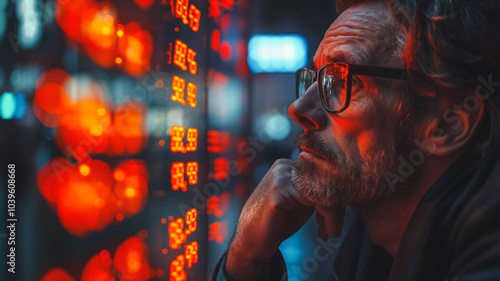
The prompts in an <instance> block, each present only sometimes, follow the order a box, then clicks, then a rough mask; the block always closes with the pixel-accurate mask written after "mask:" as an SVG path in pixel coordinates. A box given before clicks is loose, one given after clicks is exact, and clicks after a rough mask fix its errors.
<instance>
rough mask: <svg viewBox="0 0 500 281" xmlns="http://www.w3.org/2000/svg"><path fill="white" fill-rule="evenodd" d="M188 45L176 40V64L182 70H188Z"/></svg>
mask: <svg viewBox="0 0 500 281" xmlns="http://www.w3.org/2000/svg"><path fill="white" fill-rule="evenodd" d="M187 49H188V47H187V45H186V44H184V43H183V42H182V41H181V40H175V48H174V64H175V65H177V66H179V67H180V68H181V69H182V70H186V69H187V66H186V54H187Z"/></svg>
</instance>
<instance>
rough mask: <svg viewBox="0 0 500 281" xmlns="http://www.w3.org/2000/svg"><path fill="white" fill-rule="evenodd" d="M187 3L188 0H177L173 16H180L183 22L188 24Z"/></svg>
mask: <svg viewBox="0 0 500 281" xmlns="http://www.w3.org/2000/svg"><path fill="white" fill-rule="evenodd" d="M188 4H189V0H177V3H176V6H175V16H176V17H178V18H181V19H182V22H183V23H184V24H188V19H187V14H188Z"/></svg>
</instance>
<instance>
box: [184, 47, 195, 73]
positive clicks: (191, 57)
mask: <svg viewBox="0 0 500 281" xmlns="http://www.w3.org/2000/svg"><path fill="white" fill-rule="evenodd" d="M195 56H196V52H195V51H193V50H192V49H188V52H187V62H188V64H189V72H191V74H193V75H195V74H196V71H197V68H198V64H197V63H196V61H195V60H194V57H195ZM183 70H185V69H183Z"/></svg>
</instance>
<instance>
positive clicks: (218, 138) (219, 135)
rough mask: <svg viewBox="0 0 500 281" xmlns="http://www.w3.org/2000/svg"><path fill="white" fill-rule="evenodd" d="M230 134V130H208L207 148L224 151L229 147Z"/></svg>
mask: <svg viewBox="0 0 500 281" xmlns="http://www.w3.org/2000/svg"><path fill="white" fill-rule="evenodd" d="M229 142H230V135H229V133H228V132H219V131H208V147H207V150H208V151H209V152H213V153H224V152H226V151H227V150H228V148H229Z"/></svg>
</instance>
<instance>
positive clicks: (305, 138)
mask: <svg viewBox="0 0 500 281" xmlns="http://www.w3.org/2000/svg"><path fill="white" fill-rule="evenodd" d="M295 145H297V147H298V148H299V149H300V148H301V147H306V148H308V149H309V150H312V151H313V152H315V153H316V154H318V155H321V156H323V157H326V158H328V159H329V160H331V161H332V162H338V161H337V160H338V157H337V154H336V153H335V152H334V151H333V150H332V149H331V148H330V146H329V145H328V144H327V143H326V142H325V141H323V140H322V139H321V138H319V137H314V136H313V135H312V134H311V133H304V132H300V133H298V134H297V136H296V137H295Z"/></svg>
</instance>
